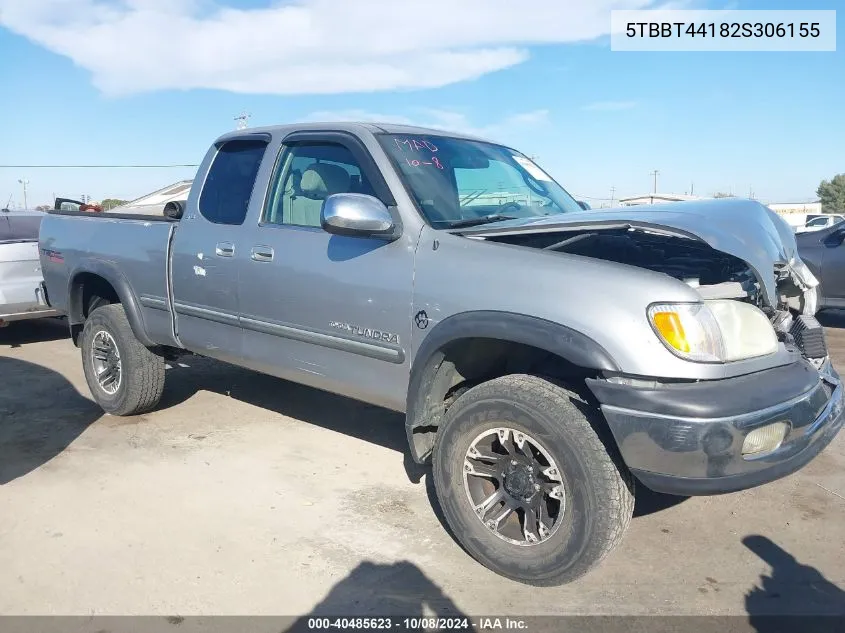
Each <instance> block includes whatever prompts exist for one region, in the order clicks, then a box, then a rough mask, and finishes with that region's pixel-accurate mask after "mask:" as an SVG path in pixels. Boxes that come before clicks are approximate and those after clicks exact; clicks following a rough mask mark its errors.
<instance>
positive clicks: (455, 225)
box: [449, 213, 517, 229]
mask: <svg viewBox="0 0 845 633" xmlns="http://www.w3.org/2000/svg"><path fill="white" fill-rule="evenodd" d="M516 219H517V218H516V217H514V216H512V215H503V214H501V213H491V214H490V215H482V216H480V217H478V218H467V219H466V220H455V221H454V222H449V228H450V229H459V228H465V227H468V226H480V225H481V224H490V223H491V222H501V221H503V220H516Z"/></svg>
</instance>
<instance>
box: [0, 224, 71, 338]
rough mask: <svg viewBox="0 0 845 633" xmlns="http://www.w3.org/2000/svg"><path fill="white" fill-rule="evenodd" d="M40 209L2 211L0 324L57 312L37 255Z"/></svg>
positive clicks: (0, 237) (0, 232)
mask: <svg viewBox="0 0 845 633" xmlns="http://www.w3.org/2000/svg"><path fill="white" fill-rule="evenodd" d="M43 217H44V214H43V213H42V212H40V211H9V210H8V209H3V210H2V211H0V327H2V326H4V325H7V324H8V323H9V322H11V321H21V320H23V319H37V318H40V317H49V316H56V315H57V314H58V312H56V311H55V310H54V309H52V308H51V307H50V306H49V305H48V304H47V297H46V293H45V289H44V282H43V279H42V277H41V262H40V260H39V256H38V229H39V226H40V225H41V219H42V218H43Z"/></svg>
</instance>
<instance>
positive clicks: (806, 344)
mask: <svg viewBox="0 0 845 633" xmlns="http://www.w3.org/2000/svg"><path fill="white" fill-rule="evenodd" d="M789 333H790V334H791V335H792V338H793V339H795V344H796V345H797V346H798V349H800V350H801V352H802V353H803V354H804V356H806V357H807V358H825V357H826V356H827V342H826V341H825V338H824V328H823V327H822V326H821V323H819V322H818V321H817V320H816V317H814V316H810V315H808V314H802V315H800V316H798V317H796V318H795V320H793V322H792V326H791V327H790V328H789Z"/></svg>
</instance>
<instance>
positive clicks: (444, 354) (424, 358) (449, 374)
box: [405, 311, 619, 463]
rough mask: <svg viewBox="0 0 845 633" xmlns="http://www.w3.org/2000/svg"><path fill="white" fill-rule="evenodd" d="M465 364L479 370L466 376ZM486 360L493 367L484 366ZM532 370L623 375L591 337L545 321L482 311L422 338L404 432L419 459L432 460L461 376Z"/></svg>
mask: <svg viewBox="0 0 845 633" xmlns="http://www.w3.org/2000/svg"><path fill="white" fill-rule="evenodd" d="M470 359H471V360H470ZM461 362H464V363H467V362H469V364H470V365H474V366H473V367H470V368H469V372H467V371H466V370H464V369H462V368H461V367H459V366H458V365H457V364H456V363H461ZM485 362H488V363H491V366H489V367H485V366H484V363H485ZM493 365H495V366H493ZM528 367H533V368H534V370H535V371H542V370H543V369H544V368H550V369H552V370H553V371H554V372H560V373H561V374H567V373H569V374H571V375H572V376H573V377H574V376H578V377H579V379H580V378H583V377H585V376H589V375H595V374H598V373H599V372H601V371H619V367H618V365H617V364H616V362H615V361H614V359H613V357H612V356H611V355H610V354H609V353H608V352H607V350H605V349H604V348H603V347H602V346H601V345H600V344H599V343H597V342H596V341H594V340H593V339H592V338H590V337H588V336H586V335H585V334H583V333H581V332H579V331H577V330H574V329H572V328H569V327H567V326H565V325H561V324H559V323H554V322H552V321H548V320H546V319H541V318H538V317H534V316H529V315H525V314H518V313H513V312H500V311H477V312H463V313H460V314H456V315H453V316H450V317H448V318H446V319H444V320H443V321H441V322H440V323H438V324H437V325H436V326H435V327H434V328H433V329H432V330H431V332H429V333H428V335H427V336H426V337H425V338H424V339H423V341H422V343H421V345H420V347H419V349H418V350H417V351H416V353H415V354H414V359H413V362H412V365H411V375H410V380H409V384H408V394H407V401H406V418H405V431H406V434H407V438H408V444H409V446H410V450H411V456H412V457H413V459H414V461H416V462H417V463H423V462H425V461H427V460H428V458H429V457H430V455H431V449H432V448H433V446H434V438H435V436H436V434H437V428H438V426H439V424H440V420H441V418H442V416H443V414H444V413H445V411H446V408H447V407H448V396H449V394H450V392H451V391H452V390H453V389H455V387H456V386H457V385H458V384H460V379H461V378H464V377H466V376H467V374H469V375H471V376H474V377H476V378H479V379H480V378H483V380H489V379H491V378H495V377H498V376H500V375H505V374H508V373H520V372H525V371H526V368H528ZM544 373H545V372H544ZM560 377H561V378H565V377H566V376H565V375H561V376H560ZM456 381H458V383H457V384H456ZM464 382H466V381H464Z"/></svg>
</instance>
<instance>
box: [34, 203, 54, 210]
mask: <svg viewBox="0 0 845 633" xmlns="http://www.w3.org/2000/svg"><path fill="white" fill-rule="evenodd" d="M52 208H53V205H50V204H39V205H38V206H37V207H35V210H36V211H49V210H50V209H52Z"/></svg>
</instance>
